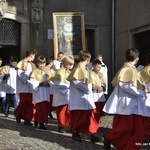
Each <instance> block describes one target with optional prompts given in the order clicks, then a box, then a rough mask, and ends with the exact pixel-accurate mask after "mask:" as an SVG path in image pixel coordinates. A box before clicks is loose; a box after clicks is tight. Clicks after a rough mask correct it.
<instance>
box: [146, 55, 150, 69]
mask: <svg viewBox="0 0 150 150" xmlns="http://www.w3.org/2000/svg"><path fill="white" fill-rule="evenodd" d="M146 64H147V65H148V66H149V65H150V53H148V54H147V56H146Z"/></svg>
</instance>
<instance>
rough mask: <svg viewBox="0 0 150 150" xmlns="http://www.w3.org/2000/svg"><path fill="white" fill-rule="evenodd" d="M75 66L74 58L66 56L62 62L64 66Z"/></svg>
mask: <svg viewBox="0 0 150 150" xmlns="http://www.w3.org/2000/svg"><path fill="white" fill-rule="evenodd" d="M73 64H74V57H73V56H71V55H70V56H65V57H64V58H63V60H62V65H63V66H66V65H73Z"/></svg>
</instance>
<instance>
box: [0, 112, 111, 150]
mask: <svg viewBox="0 0 150 150" xmlns="http://www.w3.org/2000/svg"><path fill="white" fill-rule="evenodd" d="M53 116H54V119H49V123H48V124H47V125H46V127H47V129H48V130H46V131H44V130H40V129H36V128H35V127H34V126H27V125H24V123H23V120H22V122H21V123H20V124H18V123H17V122H16V120H15V118H14V116H13V110H12V109H11V111H10V115H9V116H8V117H7V118H6V117H5V116H4V114H0V150H66V149H67V150H104V147H103V144H102V143H101V142H99V143H96V144H92V143H91V141H90V137H89V136H88V135H83V134H82V135H81V136H82V138H83V141H82V142H81V143H79V142H76V141H73V140H72V138H71V133H70V128H69V127H68V128H67V129H66V131H67V133H63V134H62V133H59V132H58V127H57V120H56V115H55V112H53ZM111 123H112V116H105V117H103V118H102V125H101V126H102V128H101V132H99V133H98V134H99V135H100V136H101V135H102V131H103V130H106V128H110V127H111Z"/></svg>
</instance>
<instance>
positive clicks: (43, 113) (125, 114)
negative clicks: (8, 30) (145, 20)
mask: <svg viewBox="0 0 150 150" xmlns="http://www.w3.org/2000/svg"><path fill="white" fill-rule="evenodd" d="M36 55H37V51H36V50H35V49H30V50H28V51H27V52H26V56H25V58H24V59H23V60H20V61H18V59H17V57H15V56H11V57H10V61H9V63H6V64H5V65H4V66H1V67H0V80H1V81H0V97H1V112H3V113H4V114H5V116H6V117H7V116H8V115H9V107H10V105H11V103H13V105H14V116H15V117H16V121H17V123H20V122H21V121H22V120H24V124H25V125H33V124H34V126H35V127H36V128H37V127H39V128H40V129H42V130H47V128H46V124H47V123H48V116H50V117H53V116H52V114H51V112H52V111H55V112H56V116H57V123H58V132H60V133H65V132H66V131H65V128H66V127H68V126H70V131H71V133H72V139H73V140H75V141H77V142H81V141H82V138H81V137H80V133H83V134H87V135H90V138H91V142H92V143H95V142H99V141H103V143H104V147H105V149H106V150H110V149H111V144H112V145H113V146H114V147H116V148H117V149H119V150H138V149H140V147H141V146H142V143H143V141H144V140H145V139H149V138H150V118H149V116H150V102H149V100H150V95H149V93H150V53H149V54H148V55H147V57H146V62H147V65H146V66H145V67H144V68H143V69H142V70H140V71H138V70H137V69H136V67H135V65H136V64H137V62H138V60H139V52H138V50H136V49H133V48H131V49H128V50H126V51H125V63H124V65H123V67H122V68H121V69H120V70H119V71H118V73H117V74H116V76H115V77H114V79H113V80H112V82H111V83H112V85H113V86H114V90H113V91H112V93H111V94H110V96H109V98H108V99H107V100H106V94H108V77H107V75H108V74H107V73H108V70H107V66H106V65H105V64H104V62H103V57H102V55H101V54H99V55H98V56H97V57H96V58H95V59H94V60H93V61H92V62H90V59H91V54H90V53H89V52H88V51H86V50H81V51H80V52H79V54H78V56H76V57H74V56H70V55H67V56H65V55H64V54H63V52H59V53H58V55H57V60H53V59H52V58H46V57H45V56H43V55H40V56H38V57H37V63H36V65H35V64H34V63H33V61H34V59H35V57H36ZM0 64H2V59H0ZM103 112H106V113H108V114H113V115H114V120H113V127H112V129H111V130H109V131H108V132H106V133H104V135H103V137H99V136H98V134H97V132H98V131H99V130H100V123H101V120H100V119H101V117H102V115H103ZM139 143H141V144H139Z"/></svg>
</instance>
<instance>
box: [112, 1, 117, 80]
mask: <svg viewBox="0 0 150 150" xmlns="http://www.w3.org/2000/svg"><path fill="white" fill-rule="evenodd" d="M115 4H116V0H112V41H111V46H112V48H111V50H112V51H111V60H112V63H111V64H112V77H111V78H113V77H114V75H115Z"/></svg>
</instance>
